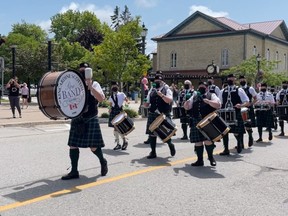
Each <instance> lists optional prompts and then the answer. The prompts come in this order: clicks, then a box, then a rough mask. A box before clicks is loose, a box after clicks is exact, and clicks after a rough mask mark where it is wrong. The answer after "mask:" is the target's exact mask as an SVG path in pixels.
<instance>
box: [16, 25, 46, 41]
mask: <svg viewBox="0 0 288 216" xmlns="http://www.w3.org/2000/svg"><path fill="white" fill-rule="evenodd" d="M11 33H15V34H21V35H24V36H26V37H29V38H33V39H34V40H36V41H38V42H44V41H45V40H46V38H47V36H48V35H47V33H46V32H45V30H43V29H42V28H41V27H40V26H37V25H35V24H29V23H26V22H25V21H22V23H16V24H14V25H12V32H11Z"/></svg>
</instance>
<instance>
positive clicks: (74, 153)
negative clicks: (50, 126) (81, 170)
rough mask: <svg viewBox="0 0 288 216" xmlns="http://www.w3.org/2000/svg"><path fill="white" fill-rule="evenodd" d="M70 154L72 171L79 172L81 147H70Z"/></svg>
mask: <svg viewBox="0 0 288 216" xmlns="http://www.w3.org/2000/svg"><path fill="white" fill-rule="evenodd" d="M69 156H70V160H71V166H72V170H71V172H78V160H79V149H78V148H77V149H70V150H69Z"/></svg>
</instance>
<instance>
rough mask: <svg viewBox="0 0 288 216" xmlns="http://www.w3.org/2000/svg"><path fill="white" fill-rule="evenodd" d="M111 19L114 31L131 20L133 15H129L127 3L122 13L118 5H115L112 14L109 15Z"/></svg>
mask: <svg viewBox="0 0 288 216" xmlns="http://www.w3.org/2000/svg"><path fill="white" fill-rule="evenodd" d="M111 21H112V24H111V27H112V29H114V30H115V31H118V29H119V27H120V26H121V25H126V24H127V23H129V22H131V21H133V17H132V16H131V13H130V11H129V8H128V7H127V5H125V7H124V11H122V13H121V11H120V7H118V6H116V7H115V9H114V14H113V15H112V16H111Z"/></svg>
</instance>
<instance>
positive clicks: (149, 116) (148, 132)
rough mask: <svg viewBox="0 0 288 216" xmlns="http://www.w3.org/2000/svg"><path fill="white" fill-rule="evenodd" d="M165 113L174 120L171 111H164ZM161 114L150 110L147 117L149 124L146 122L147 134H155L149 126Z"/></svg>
mask: <svg viewBox="0 0 288 216" xmlns="http://www.w3.org/2000/svg"><path fill="white" fill-rule="evenodd" d="M163 114H164V115H165V116H166V117H167V118H169V119H170V120H171V121H172V119H171V114H170V113H163ZM159 115H160V114H159V113H152V112H148V118H147V124H146V134H149V135H155V134H154V133H153V132H151V131H150V130H149V127H150V125H151V124H152V123H153V122H154V120H155V119H156V118H157V117H158V116H159Z"/></svg>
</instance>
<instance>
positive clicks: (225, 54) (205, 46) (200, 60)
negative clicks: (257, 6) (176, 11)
mask: <svg viewBox="0 0 288 216" xmlns="http://www.w3.org/2000/svg"><path fill="white" fill-rule="evenodd" d="M152 40H153V41H155V42H157V52H155V53H153V71H157V70H161V71H162V72H163V74H164V75H165V76H166V77H167V78H168V79H169V78H170V79H171V81H173V80H175V79H177V77H178V79H179V77H180V79H187V78H188V79H201V78H205V77H207V76H208V75H209V74H208V73H207V66H208V65H209V64H211V63H212V61H213V63H214V64H215V65H217V69H218V71H219V73H216V74H214V77H216V78H217V77H219V76H220V75H221V71H223V70H225V69H229V68H230V67H232V66H235V65H238V64H240V63H241V62H242V61H243V60H246V59H250V58H251V57H252V56H255V58H256V56H257V55H258V54H259V55H260V56H261V58H265V59H266V60H268V61H278V63H277V65H276V68H275V72H285V73H287V74H288V64H287V57H288V29H287V26H286V24H285V22H284V21H283V20H277V21H268V22H258V23H248V24H239V23H237V22H235V21H233V20H230V19H228V18H225V17H218V18H215V17H211V16H208V15H206V14H203V13H201V12H199V11H197V12H195V13H194V14H192V15H191V16H189V17H188V18H187V19H186V20H184V21H183V22H182V23H180V24H179V25H177V26H176V27H175V28H174V29H172V30H171V31H169V32H168V33H166V34H165V35H162V36H159V37H154V38H152Z"/></svg>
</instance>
